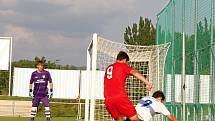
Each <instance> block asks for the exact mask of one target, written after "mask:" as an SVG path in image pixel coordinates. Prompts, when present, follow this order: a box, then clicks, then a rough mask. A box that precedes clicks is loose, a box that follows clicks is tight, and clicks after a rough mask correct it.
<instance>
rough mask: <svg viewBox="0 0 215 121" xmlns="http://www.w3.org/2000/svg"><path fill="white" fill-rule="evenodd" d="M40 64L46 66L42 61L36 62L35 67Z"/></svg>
mask: <svg viewBox="0 0 215 121" xmlns="http://www.w3.org/2000/svg"><path fill="white" fill-rule="evenodd" d="M38 64H41V65H43V66H44V65H45V64H44V62H43V61H42V60H38V61H36V63H35V66H37V65H38Z"/></svg>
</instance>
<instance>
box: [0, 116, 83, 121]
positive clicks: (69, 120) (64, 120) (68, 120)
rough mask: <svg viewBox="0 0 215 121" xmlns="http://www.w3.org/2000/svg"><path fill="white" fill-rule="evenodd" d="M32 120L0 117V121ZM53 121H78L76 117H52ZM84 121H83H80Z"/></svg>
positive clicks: (43, 118) (42, 118)
mask: <svg viewBox="0 0 215 121" xmlns="http://www.w3.org/2000/svg"><path fill="white" fill-rule="evenodd" d="M29 120H30V118H23V117H0V121H29ZM45 120H46V118H45V117H36V118H35V121H45ZM51 121H77V119H76V118H75V117H52V118H51ZM78 121H83V120H78Z"/></svg>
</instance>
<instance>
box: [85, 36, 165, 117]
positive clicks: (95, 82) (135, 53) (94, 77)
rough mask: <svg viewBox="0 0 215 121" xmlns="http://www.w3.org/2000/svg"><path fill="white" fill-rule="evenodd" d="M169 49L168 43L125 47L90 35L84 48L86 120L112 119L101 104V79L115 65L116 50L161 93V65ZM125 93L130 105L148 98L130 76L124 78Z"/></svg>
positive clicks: (102, 101)
mask: <svg viewBox="0 0 215 121" xmlns="http://www.w3.org/2000/svg"><path fill="white" fill-rule="evenodd" d="M168 48H169V44H163V45H152V46H139V45H126V44H122V43H118V42H113V41H110V40H108V39H105V38H103V37H100V36H98V35H97V34H96V33H95V34H93V39H92V41H91V43H90V44H89V46H88V49H87V70H88V74H90V75H91V76H90V79H89V81H90V83H89V85H88V86H89V87H88V89H89V90H88V93H89V94H88V96H89V97H88V98H86V105H85V121H88V120H90V121H112V120H113V119H112V118H111V116H110V115H109V114H108V112H107V111H106V109H105V105H104V96H103V82H104V78H103V77H104V72H105V69H106V67H107V66H108V65H109V64H111V63H113V62H115V60H116V56H117V54H118V53H119V51H125V52H126V53H127V54H128V55H129V58H130V61H129V65H130V66H131V67H132V68H134V69H135V70H137V71H138V72H140V73H141V74H143V75H144V76H145V77H146V78H147V79H148V80H149V81H150V82H151V83H152V84H153V89H152V92H153V91H156V90H163V79H164V64H165V58H166V53H167V50H168ZM126 90H127V92H128V95H129V97H130V99H131V101H132V102H133V104H137V102H138V101H139V99H140V98H141V97H143V96H146V95H149V94H148V92H147V91H146V88H145V85H144V84H143V82H142V81H140V80H137V79H136V78H134V77H133V76H129V77H128V78H127V81H126ZM100 95H102V96H100ZM150 95H151V94H150Z"/></svg>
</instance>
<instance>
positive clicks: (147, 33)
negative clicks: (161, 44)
mask: <svg viewBox="0 0 215 121" xmlns="http://www.w3.org/2000/svg"><path fill="white" fill-rule="evenodd" d="M155 37H156V29H155V28H154V26H153V24H152V23H151V20H149V19H148V18H145V20H143V17H141V16H140V20H139V27H138V26H137V24H136V23H133V26H132V27H130V26H128V27H127V28H126V30H125V33H124V43H125V44H130V45H154V44H155Z"/></svg>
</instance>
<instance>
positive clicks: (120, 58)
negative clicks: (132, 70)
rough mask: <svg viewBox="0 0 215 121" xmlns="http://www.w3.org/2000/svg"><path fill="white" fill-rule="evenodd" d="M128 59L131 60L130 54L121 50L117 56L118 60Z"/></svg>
mask: <svg viewBox="0 0 215 121" xmlns="http://www.w3.org/2000/svg"><path fill="white" fill-rule="evenodd" d="M123 59H126V61H129V56H128V54H127V53H126V52H124V51H120V52H119V53H118V55H117V57H116V60H123Z"/></svg>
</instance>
